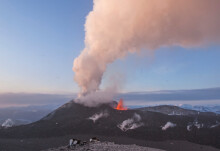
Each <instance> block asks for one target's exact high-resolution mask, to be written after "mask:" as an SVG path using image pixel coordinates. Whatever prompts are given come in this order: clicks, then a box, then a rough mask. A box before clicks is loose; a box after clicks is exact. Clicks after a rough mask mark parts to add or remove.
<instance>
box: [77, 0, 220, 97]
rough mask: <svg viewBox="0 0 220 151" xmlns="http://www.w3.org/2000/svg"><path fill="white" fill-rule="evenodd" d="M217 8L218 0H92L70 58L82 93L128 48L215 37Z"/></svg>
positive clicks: (219, 28) (191, 43) (219, 24)
mask: <svg viewBox="0 0 220 151" xmlns="http://www.w3.org/2000/svg"><path fill="white" fill-rule="evenodd" d="M219 14H220V0H178V1H176V0H94V6H93V10H92V11H91V12H90V13H89V15H88V16H87V19H86V24H85V31H86V36H85V48H84V50H83V51H82V52H81V54H80V55H79V56H78V57H77V58H76V59H75V60H74V63H73V71H74V72H75V77H74V79H75V81H76V82H77V83H78V85H79V87H80V89H81V94H82V95H85V94H88V93H91V92H96V91H97V90H98V89H99V85H100V83H101V81H102V76H103V74H104V72H105V70H106V67H107V65H108V64H109V63H112V62H114V61H115V60H116V59H119V58H123V57H125V56H126V55H127V54H128V53H136V52H138V51H140V50H145V51H154V50H156V49H157V48H159V47H162V46H181V47H195V46H202V45H205V44H210V43H215V42H219V41H220V17H219Z"/></svg>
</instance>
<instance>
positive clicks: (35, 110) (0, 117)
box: [0, 105, 59, 125]
mask: <svg viewBox="0 0 220 151" xmlns="http://www.w3.org/2000/svg"><path fill="white" fill-rule="evenodd" d="M58 107H59V106H57V105H43V106H27V107H9V108H0V125H2V124H3V123H5V122H7V120H10V121H11V123H13V125H24V124H29V123H32V122H35V121H37V120H40V119H41V118H43V117H44V116H46V115H47V114H49V113H50V112H52V111H53V110H54V109H56V108H58Z"/></svg>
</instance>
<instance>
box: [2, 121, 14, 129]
mask: <svg viewBox="0 0 220 151" xmlns="http://www.w3.org/2000/svg"><path fill="white" fill-rule="evenodd" d="M13 125H14V122H13V121H12V120H11V119H7V120H5V122H4V123H3V124H2V127H5V128H8V127H12V126H13Z"/></svg>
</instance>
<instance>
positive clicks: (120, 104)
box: [115, 99, 127, 110]
mask: <svg viewBox="0 0 220 151" xmlns="http://www.w3.org/2000/svg"><path fill="white" fill-rule="evenodd" d="M115 109H116V110H127V108H126V107H124V105H123V99H120V101H119V102H118V105H117V107H116V108H115Z"/></svg>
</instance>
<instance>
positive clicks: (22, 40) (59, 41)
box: [0, 0, 220, 94]
mask: <svg viewBox="0 0 220 151" xmlns="http://www.w3.org/2000/svg"><path fill="white" fill-rule="evenodd" d="M92 7H93V2H92V0H65V1H60V0H46V1H45V0H38V1H34V0H19V1H18V0H1V1H0V93H44V94H48V93H49V94H75V93H77V92H78V91H79V88H78V86H77V84H76V82H74V80H73V76H74V73H73V71H72V66H73V60H74V58H76V57H77V56H78V55H79V54H80V52H81V51H82V50H83V48H84V38H85V31H84V24H85V20H86V16H87V15H88V13H89V12H90V11H91V10H92ZM219 49H220V46H219V45H218V44H215V45H208V46H203V47H197V48H181V47H165V48H160V49H158V50H156V51H155V53H154V54H146V53H145V52H140V53H138V54H129V55H128V56H127V57H125V58H123V59H119V60H116V61H115V62H114V63H112V64H110V65H108V68H107V71H106V72H105V74H104V78H103V81H102V84H101V88H104V87H106V86H107V85H108V84H109V80H108V79H111V77H112V76H113V77H114V75H115V73H117V75H120V76H121V77H123V78H122V79H123V80H122V81H120V82H121V83H122V86H121V89H120V91H121V92H125V93H127V92H139V91H141V92H144V91H159V90H174V91H175V90H193V89H207V88H218V87H220V78H219V77H220V68H219V66H220V59H219V57H220V51H219ZM218 92H219V89H218V91H217V92H216V93H218Z"/></svg>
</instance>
